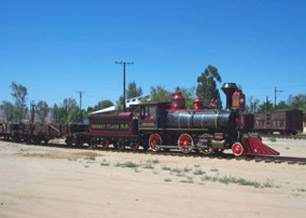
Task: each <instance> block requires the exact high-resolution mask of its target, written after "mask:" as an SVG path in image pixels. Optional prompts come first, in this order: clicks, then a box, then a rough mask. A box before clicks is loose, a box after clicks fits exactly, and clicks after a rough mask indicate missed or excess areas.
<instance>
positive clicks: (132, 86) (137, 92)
mask: <svg viewBox="0 0 306 218" xmlns="http://www.w3.org/2000/svg"><path fill="white" fill-rule="evenodd" d="M142 94H143V93H142V88H141V87H138V88H137V85H136V82H134V81H133V82H130V83H129V85H128V90H127V98H134V97H138V96H141V95H142Z"/></svg>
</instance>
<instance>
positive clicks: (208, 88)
mask: <svg viewBox="0 0 306 218" xmlns="http://www.w3.org/2000/svg"><path fill="white" fill-rule="evenodd" d="M197 82H198V86H197V91H196V93H197V95H198V96H199V97H201V98H202V99H203V101H204V104H206V105H209V103H210V101H211V99H213V98H214V99H217V105H218V108H221V107H222V102H221V98H220V93H219V90H218V89H217V84H216V82H222V80H221V76H220V75H219V72H218V69H217V68H216V67H214V66H211V65H208V67H207V68H206V69H205V70H204V72H203V73H202V74H201V76H199V77H198V78H197Z"/></svg>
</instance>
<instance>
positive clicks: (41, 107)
mask: <svg viewBox="0 0 306 218" xmlns="http://www.w3.org/2000/svg"><path fill="white" fill-rule="evenodd" d="M35 112H36V114H37V115H38V118H39V120H40V122H42V123H45V120H46V118H47V116H48V112H49V106H48V104H47V102H45V101H39V102H38V103H37V105H36V111H35Z"/></svg>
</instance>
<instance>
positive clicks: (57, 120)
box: [51, 104, 61, 123]
mask: <svg viewBox="0 0 306 218" xmlns="http://www.w3.org/2000/svg"><path fill="white" fill-rule="evenodd" d="M51 110H52V118H51V120H52V122H54V123H61V118H60V113H59V110H60V108H59V107H58V106H57V104H54V105H53V108H52V109H51Z"/></svg>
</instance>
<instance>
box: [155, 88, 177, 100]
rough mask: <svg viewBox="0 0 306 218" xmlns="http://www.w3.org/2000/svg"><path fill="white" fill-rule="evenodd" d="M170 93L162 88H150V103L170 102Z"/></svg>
mask: <svg viewBox="0 0 306 218" xmlns="http://www.w3.org/2000/svg"><path fill="white" fill-rule="evenodd" d="M171 98H172V93H171V92H169V91H167V90H166V89H165V88H164V87H162V86H156V87H151V102H164V101H171Z"/></svg>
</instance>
